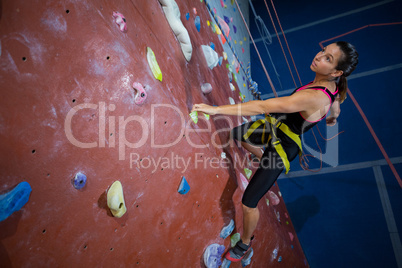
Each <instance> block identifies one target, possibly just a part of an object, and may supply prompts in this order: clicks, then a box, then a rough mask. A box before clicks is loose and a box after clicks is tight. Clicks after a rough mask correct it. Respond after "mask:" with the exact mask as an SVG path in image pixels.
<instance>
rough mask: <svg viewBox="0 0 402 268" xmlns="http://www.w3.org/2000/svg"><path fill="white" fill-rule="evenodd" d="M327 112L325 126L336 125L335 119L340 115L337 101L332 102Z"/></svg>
mask: <svg viewBox="0 0 402 268" xmlns="http://www.w3.org/2000/svg"><path fill="white" fill-rule="evenodd" d="M329 111H330V115H329V116H328V117H327V120H326V121H327V125H328V126H334V125H335V124H336V119H337V118H338V117H339V114H340V113H341V107H340V103H339V100H338V99H336V100H335V101H334V103H333V104H332V106H331V109H330V110H329Z"/></svg>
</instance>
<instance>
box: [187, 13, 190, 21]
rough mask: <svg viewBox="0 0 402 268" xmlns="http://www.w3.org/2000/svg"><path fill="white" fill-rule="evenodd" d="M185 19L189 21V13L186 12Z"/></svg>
mask: <svg viewBox="0 0 402 268" xmlns="http://www.w3.org/2000/svg"><path fill="white" fill-rule="evenodd" d="M186 19H187V20H189V19H190V13H188V12H187V14H186Z"/></svg>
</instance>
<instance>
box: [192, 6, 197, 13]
mask: <svg viewBox="0 0 402 268" xmlns="http://www.w3.org/2000/svg"><path fill="white" fill-rule="evenodd" d="M193 13H194V15H197V9H196V8H195V7H193Z"/></svg>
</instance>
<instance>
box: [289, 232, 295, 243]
mask: <svg viewBox="0 0 402 268" xmlns="http://www.w3.org/2000/svg"><path fill="white" fill-rule="evenodd" d="M288 234H289V238H290V241H293V239H294V238H295V237H294V235H293V234H292V233H291V232H288Z"/></svg>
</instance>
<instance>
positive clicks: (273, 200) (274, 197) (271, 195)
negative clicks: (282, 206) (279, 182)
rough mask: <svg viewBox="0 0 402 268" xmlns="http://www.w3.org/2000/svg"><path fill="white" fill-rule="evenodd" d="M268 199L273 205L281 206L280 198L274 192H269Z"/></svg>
mask: <svg viewBox="0 0 402 268" xmlns="http://www.w3.org/2000/svg"><path fill="white" fill-rule="evenodd" d="M268 198H269V201H270V202H271V204H272V205H274V206H276V205H278V204H279V202H280V199H279V197H278V196H277V195H276V194H275V193H274V192H272V191H268Z"/></svg>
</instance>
